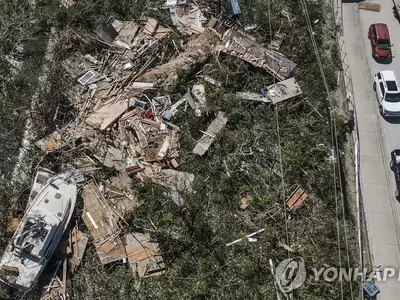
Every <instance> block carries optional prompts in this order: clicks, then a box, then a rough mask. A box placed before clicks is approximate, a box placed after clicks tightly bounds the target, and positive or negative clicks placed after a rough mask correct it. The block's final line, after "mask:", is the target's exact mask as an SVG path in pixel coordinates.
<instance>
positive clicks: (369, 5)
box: [358, 1, 381, 12]
mask: <svg viewBox="0 0 400 300" xmlns="http://www.w3.org/2000/svg"><path fill="white" fill-rule="evenodd" d="M358 9H365V10H370V11H377V12H379V11H381V5H380V4H378V3H373V2H366V1H363V2H360V3H358Z"/></svg>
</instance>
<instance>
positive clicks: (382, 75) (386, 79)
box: [373, 71, 400, 117]
mask: <svg viewBox="0 0 400 300" xmlns="http://www.w3.org/2000/svg"><path fill="white" fill-rule="evenodd" d="M373 88H374V90H375V92H376V96H377V98H378V105H379V112H380V113H381V115H382V116H384V117H399V116H400V87H399V85H398V83H397V78H396V75H395V73H394V72H393V71H381V72H378V73H376V74H375V76H374V85H373Z"/></svg>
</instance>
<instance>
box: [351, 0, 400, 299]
mask: <svg viewBox="0 0 400 300" xmlns="http://www.w3.org/2000/svg"><path fill="white" fill-rule="evenodd" d="M375 2H378V3H380V5H381V11H380V12H372V11H365V10H358V9H357V6H356V4H355V3H343V33H344V39H345V44H346V51H347V54H348V60H349V65H350V73H351V77H352V81H353V87H354V99H355V102H356V108H357V116H358V122H359V131H360V172H361V185H362V192H363V201H364V206H365V213H366V219H367V228H368V229H367V230H368V237H369V240H370V246H371V252H372V259H373V264H374V265H375V266H376V265H379V264H381V265H382V266H383V267H384V266H388V267H394V268H396V269H397V270H400V243H399V241H400V226H399V224H400V203H398V202H397V201H396V199H395V197H394V191H395V184H394V176H393V173H392V172H391V171H390V168H389V167H388V166H389V160H390V151H391V150H392V149H394V148H400V120H392V121H388V120H385V119H383V118H382V117H381V116H380V115H379V112H378V105H377V100H376V96H375V93H374V91H373V90H372V82H373V75H374V74H375V73H376V72H378V71H382V70H393V71H395V72H396V74H397V77H398V78H399V80H400V24H399V22H398V21H397V20H396V19H395V18H394V16H393V14H392V1H390V0H385V1H375ZM378 22H382V23H386V24H387V25H388V27H389V31H390V34H391V38H392V43H393V44H394V46H393V51H394V53H395V55H396V54H397V55H398V57H395V58H394V59H393V61H392V63H390V64H379V63H377V62H376V61H375V60H374V59H373V58H372V56H371V50H370V49H371V47H370V43H369V40H368V37H367V32H368V27H369V25H370V24H372V23H378ZM398 275H399V274H398V273H397V274H396V278H393V279H392V280H389V281H387V282H378V283H377V284H378V286H379V288H380V290H381V293H380V297H379V299H382V300H392V299H393V300H398V299H400V282H399V281H398V280H397V277H398Z"/></svg>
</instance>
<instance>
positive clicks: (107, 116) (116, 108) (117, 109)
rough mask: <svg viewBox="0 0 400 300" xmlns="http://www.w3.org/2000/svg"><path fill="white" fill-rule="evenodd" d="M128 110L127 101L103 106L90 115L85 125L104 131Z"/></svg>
mask: <svg viewBox="0 0 400 300" xmlns="http://www.w3.org/2000/svg"><path fill="white" fill-rule="evenodd" d="M127 109H128V101H123V102H117V103H114V104H111V105H104V106H103V107H102V108H100V109H99V110H98V111H96V112H94V113H93V114H91V115H90V116H89V117H88V118H87V119H86V123H87V124H88V125H90V126H93V127H94V128H98V129H100V130H105V129H107V127H109V126H110V125H112V124H114V123H115V122H116V121H117V120H118V118H119V117H120V116H122V114H123V113H124V112H125V111H126V110H127Z"/></svg>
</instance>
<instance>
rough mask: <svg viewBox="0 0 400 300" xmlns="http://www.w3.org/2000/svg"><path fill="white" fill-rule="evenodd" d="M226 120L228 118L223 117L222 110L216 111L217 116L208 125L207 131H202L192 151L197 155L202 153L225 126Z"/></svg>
mask: <svg viewBox="0 0 400 300" xmlns="http://www.w3.org/2000/svg"><path fill="white" fill-rule="evenodd" d="M227 122H228V118H226V117H225V115H224V113H223V112H218V115H217V117H216V118H215V119H214V121H212V122H211V124H210V125H209V126H208V128H207V131H206V132H203V136H202V137H201V138H200V140H199V141H198V142H197V144H196V146H195V147H194V149H193V153H194V154H197V155H200V156H201V155H204V153H206V152H207V150H208V148H210V146H211V144H212V143H213V142H214V140H215V137H216V136H217V134H218V133H220V132H221V130H222V129H223V128H224V127H225V125H226V123H227Z"/></svg>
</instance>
